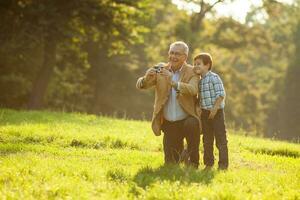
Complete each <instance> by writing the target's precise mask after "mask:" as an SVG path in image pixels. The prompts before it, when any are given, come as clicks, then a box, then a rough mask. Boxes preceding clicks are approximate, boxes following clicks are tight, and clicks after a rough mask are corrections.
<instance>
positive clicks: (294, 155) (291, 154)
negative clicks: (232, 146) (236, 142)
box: [247, 148, 300, 158]
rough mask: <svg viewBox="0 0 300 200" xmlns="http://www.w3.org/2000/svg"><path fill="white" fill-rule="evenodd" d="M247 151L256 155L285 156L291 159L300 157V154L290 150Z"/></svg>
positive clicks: (265, 149) (258, 149)
mask: <svg viewBox="0 0 300 200" xmlns="http://www.w3.org/2000/svg"><path fill="white" fill-rule="evenodd" d="M247 150H249V151H251V152H252V153H255V154H266V155H270V156H283V157H291V158H299V157H300V152H298V151H293V150H289V149H268V148H247Z"/></svg>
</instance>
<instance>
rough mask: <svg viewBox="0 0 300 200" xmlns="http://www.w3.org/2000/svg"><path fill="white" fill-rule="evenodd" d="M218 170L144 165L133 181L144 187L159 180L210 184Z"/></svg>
mask: <svg viewBox="0 0 300 200" xmlns="http://www.w3.org/2000/svg"><path fill="white" fill-rule="evenodd" d="M215 173H216V171H214V170H211V171H207V170H196V169H193V168H190V167H188V168H185V167H181V166H178V165H163V166H161V167H159V168H156V169H153V168H151V167H144V168H142V169H140V170H139V171H138V172H137V174H136V175H135V177H134V179H133V181H134V182H135V183H136V184H137V185H138V186H139V187H142V188H145V187H147V186H148V185H151V184H152V183H154V182H157V181H164V180H167V181H171V182H175V181H179V182H180V183H182V184H190V183H203V184H206V185H208V184H210V183H211V181H212V179H213V178H214V176H215Z"/></svg>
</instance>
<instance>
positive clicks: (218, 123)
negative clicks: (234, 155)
mask: <svg viewBox="0 0 300 200" xmlns="http://www.w3.org/2000/svg"><path fill="white" fill-rule="evenodd" d="M209 114H210V111H209V110H204V109H202V113H201V122H202V128H203V146H204V156H203V160H204V164H205V165H206V166H209V167H210V166H213V165H214V139H216V146H217V148H218V150H219V163H218V164H219V168H220V169H227V168H228V147H227V137H226V128H225V120H224V110H223V109H219V110H218V112H217V114H216V115H215V117H214V118H213V119H208V116H209Z"/></svg>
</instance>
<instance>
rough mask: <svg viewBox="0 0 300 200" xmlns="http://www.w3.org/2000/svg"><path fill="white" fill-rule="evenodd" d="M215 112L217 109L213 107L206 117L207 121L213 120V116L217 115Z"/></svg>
mask: <svg viewBox="0 0 300 200" xmlns="http://www.w3.org/2000/svg"><path fill="white" fill-rule="evenodd" d="M217 112H218V108H215V107H213V108H212V109H211V110H210V114H209V116H208V119H213V118H214V117H215V115H216V114H217Z"/></svg>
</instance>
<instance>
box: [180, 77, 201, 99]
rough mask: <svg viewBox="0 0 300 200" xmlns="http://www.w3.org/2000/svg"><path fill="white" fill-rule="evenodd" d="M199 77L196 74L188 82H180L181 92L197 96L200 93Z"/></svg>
mask: <svg viewBox="0 0 300 200" xmlns="http://www.w3.org/2000/svg"><path fill="white" fill-rule="evenodd" d="M198 83H199V77H198V76H197V75H194V76H193V77H192V78H191V80H190V81H189V82H188V83H183V82H180V83H179V85H180V86H179V92H180V93H181V94H186V95H191V96H196V95H197V94H198Z"/></svg>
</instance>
